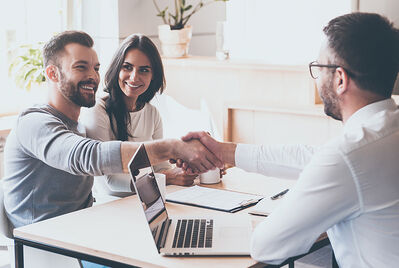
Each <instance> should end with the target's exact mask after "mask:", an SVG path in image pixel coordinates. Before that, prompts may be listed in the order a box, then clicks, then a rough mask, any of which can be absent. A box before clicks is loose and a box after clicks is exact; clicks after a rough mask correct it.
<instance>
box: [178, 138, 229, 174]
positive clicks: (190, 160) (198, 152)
mask: <svg viewBox="0 0 399 268" xmlns="http://www.w3.org/2000/svg"><path fill="white" fill-rule="evenodd" d="M173 155H174V159H180V160H182V161H183V162H184V164H185V166H186V169H185V170H188V174H190V175H191V174H200V173H204V172H206V171H208V170H211V169H215V168H216V167H218V168H223V162H222V161H221V160H220V159H219V158H218V157H216V156H215V154H213V153H212V152H211V151H209V150H208V149H207V148H206V147H205V146H204V145H203V144H202V143H201V142H200V141H198V140H196V139H192V140H189V139H187V141H180V142H177V143H176V146H175V147H174V153H173ZM188 168H189V169H188Z"/></svg>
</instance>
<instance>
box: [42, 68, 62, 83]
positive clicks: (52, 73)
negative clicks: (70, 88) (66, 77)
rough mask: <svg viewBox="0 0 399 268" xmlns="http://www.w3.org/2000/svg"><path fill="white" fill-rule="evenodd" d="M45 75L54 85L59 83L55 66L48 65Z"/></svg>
mask: <svg viewBox="0 0 399 268" xmlns="http://www.w3.org/2000/svg"><path fill="white" fill-rule="evenodd" d="M45 71H46V75H47V77H48V79H49V80H50V81H52V82H54V83H57V82H59V73H58V68H57V66H55V65H48V66H47V67H46V70H45Z"/></svg>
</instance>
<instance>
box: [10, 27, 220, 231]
mask: <svg viewBox="0 0 399 268" xmlns="http://www.w3.org/2000/svg"><path fill="white" fill-rule="evenodd" d="M92 47H93V40H92V38H91V37H90V36H89V35H88V34H86V33H84V32H77V31H66V32H63V33H60V34H58V35H57V36H55V37H53V38H52V39H51V40H50V41H49V42H47V43H46V45H45V46H44V49H43V58H44V67H45V72H46V77H47V83H48V86H49V99H48V103H47V104H45V105H39V106H35V107H31V108H29V109H27V110H25V111H23V112H22V113H21V114H20V115H19V117H18V120H17V123H16V125H15V127H14V128H13V129H12V131H11V132H10V135H9V136H8V138H7V142H6V146H5V150H4V154H5V155H4V159H5V177H4V179H3V187H4V205H5V209H6V213H7V216H8V218H9V219H10V221H11V223H12V225H13V226H14V227H19V226H23V225H26V224H30V223H34V222H37V221H41V220H44V219H48V218H51V217H55V216H58V215H62V214H65V213H68V212H72V211H76V210H79V209H82V208H86V207H89V206H91V205H92V203H93V197H92V193H91V190H92V186H93V176H94V175H96V176H100V175H105V174H114V173H122V172H127V164H128V162H129V160H130V158H131V156H132V155H133V154H134V152H135V151H136V149H137V148H138V146H139V145H140V144H139V143H134V142H120V141H109V142H100V141H95V140H91V139H87V138H85V136H86V134H85V130H84V128H83V126H82V125H80V124H79V123H78V117H79V114H80V108H81V107H82V106H85V107H91V106H93V105H94V104H95V93H96V91H97V88H98V84H99V81H100V76H99V73H98V71H99V67H100V63H99V61H98V58H97V54H96V52H95V51H94V49H93V48H92ZM146 149H147V152H148V153H149V157H150V160H151V162H152V163H153V164H156V163H157V162H158V163H159V162H161V161H166V160H168V159H177V158H178V159H180V158H181V159H183V160H184V161H186V162H187V163H188V165H190V166H191V167H192V168H193V169H195V170H196V171H198V173H201V172H205V171H206V170H208V169H213V168H214V167H216V166H218V167H220V166H222V164H221V162H220V161H219V160H218V159H217V158H216V157H215V156H214V155H213V153H211V152H209V151H208V150H207V149H206V148H205V147H204V146H203V145H202V144H201V143H200V142H198V141H195V142H189V143H187V142H183V141H180V140H173V139H170V140H158V141H152V142H149V143H147V144H146Z"/></svg>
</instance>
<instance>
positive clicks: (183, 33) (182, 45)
mask: <svg viewBox="0 0 399 268" xmlns="http://www.w3.org/2000/svg"><path fill="white" fill-rule="evenodd" d="M192 35H193V34H192V27H191V26H185V27H184V28H183V29H180V30H171V29H170V26H169V25H167V24H164V25H159V26H158V37H159V40H160V41H161V47H162V53H163V56H164V57H169V58H180V57H186V56H187V54H188V47H189V44H190V40H191V37H192Z"/></svg>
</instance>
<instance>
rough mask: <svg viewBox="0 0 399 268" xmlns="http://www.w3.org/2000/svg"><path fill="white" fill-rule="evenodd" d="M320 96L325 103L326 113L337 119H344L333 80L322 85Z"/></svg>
mask: <svg viewBox="0 0 399 268" xmlns="http://www.w3.org/2000/svg"><path fill="white" fill-rule="evenodd" d="M320 98H321V99H322V101H323V104H324V113H325V114H326V115H328V116H330V117H332V118H334V119H335V120H339V121H342V114H341V106H340V104H339V101H338V96H337V93H336V92H335V90H334V89H333V81H332V79H329V80H328V81H327V82H326V83H323V84H322V85H321V87H320Z"/></svg>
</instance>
